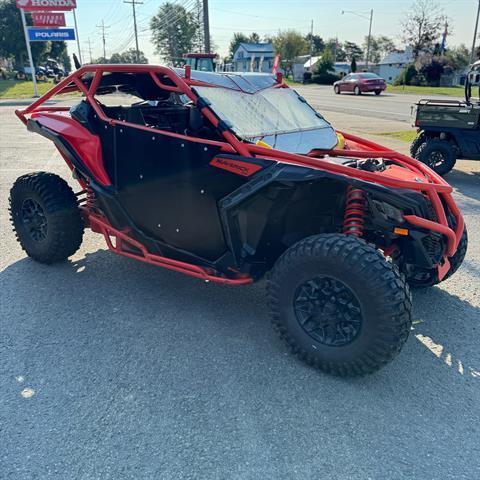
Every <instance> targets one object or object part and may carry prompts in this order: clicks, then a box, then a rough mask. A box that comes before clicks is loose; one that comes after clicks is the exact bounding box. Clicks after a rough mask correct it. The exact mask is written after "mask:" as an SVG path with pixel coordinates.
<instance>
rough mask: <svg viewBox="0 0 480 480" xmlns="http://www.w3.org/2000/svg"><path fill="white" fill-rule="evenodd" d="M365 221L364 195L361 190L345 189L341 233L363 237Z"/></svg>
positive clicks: (349, 187)
mask: <svg viewBox="0 0 480 480" xmlns="http://www.w3.org/2000/svg"><path fill="white" fill-rule="evenodd" d="M364 220H365V194H364V193H363V190H360V189H359V188H355V187H352V186H351V185H349V186H348V187H347V195H346V199H345V216H344V217H343V233H344V234H345V235H353V236H355V237H361V236H363V224H364Z"/></svg>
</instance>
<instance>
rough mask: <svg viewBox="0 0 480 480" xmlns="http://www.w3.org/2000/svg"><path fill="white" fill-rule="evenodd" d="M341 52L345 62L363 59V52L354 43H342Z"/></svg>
mask: <svg viewBox="0 0 480 480" xmlns="http://www.w3.org/2000/svg"><path fill="white" fill-rule="evenodd" d="M343 50H344V51H345V55H346V57H347V60H352V59H353V58H363V50H362V49H361V47H359V46H358V45H357V44H356V43H354V42H344V43H343Z"/></svg>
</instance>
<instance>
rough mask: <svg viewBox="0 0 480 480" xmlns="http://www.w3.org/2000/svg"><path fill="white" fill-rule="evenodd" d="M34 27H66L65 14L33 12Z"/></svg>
mask: <svg viewBox="0 0 480 480" xmlns="http://www.w3.org/2000/svg"><path fill="white" fill-rule="evenodd" d="M32 20H33V26H34V27H64V26H65V25H66V23H65V14H64V13H58V12H33V13H32Z"/></svg>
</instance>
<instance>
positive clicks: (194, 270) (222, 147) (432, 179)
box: [16, 65, 464, 284]
mask: <svg viewBox="0 0 480 480" xmlns="http://www.w3.org/2000/svg"><path fill="white" fill-rule="evenodd" d="M199 73H200V72H193V71H191V69H190V68H189V67H188V66H187V67H186V68H185V69H184V70H180V69H172V68H168V67H162V66H154V65H86V66H83V67H81V68H80V69H78V70H77V71H75V72H74V73H72V74H71V75H69V76H68V77H66V78H65V79H64V80H62V81H61V82H60V83H58V84H57V85H56V86H55V87H54V88H52V89H51V90H50V91H49V92H47V93H46V94H45V95H43V96H42V97H40V98H39V99H38V100H36V101H35V102H33V103H32V104H31V105H30V106H28V107H27V108H25V109H21V110H17V111H16V114H17V116H18V117H19V118H20V120H21V121H22V122H23V123H24V124H26V125H27V126H28V128H29V129H30V130H35V129H36V126H35V117H36V116H38V115H41V114H42V113H45V112H46V113H55V112H57V113H61V112H67V111H69V110H70V107H62V106H55V105H54V106H46V105H45V103H46V102H47V101H48V100H50V99H51V98H52V97H53V96H55V95H57V94H63V93H69V92H80V93H81V94H82V95H83V97H84V101H85V102H87V103H88V104H89V105H90V107H91V108H92V109H93V111H94V113H95V115H96V116H97V117H98V118H99V119H100V120H101V121H103V122H105V123H106V124H107V125H109V126H111V127H119V128H122V127H131V128H135V129H139V130H143V131H148V132H149V133H151V134H152V135H155V134H159V135H164V136H167V137H174V138H176V139H185V140H188V141H189V142H196V143H200V144H203V145H205V146H213V147H215V148H217V149H219V151H220V152H221V154H222V155H229V154H230V155H231V154H234V155H240V156H242V157H249V158H255V159H258V160H268V161H273V162H277V163H281V164H289V165H296V166H300V167H306V168H309V169H313V170H321V171H325V172H328V173H330V174H332V175H335V176H338V177H339V178H343V179H344V180H345V181H347V183H349V184H351V185H355V184H356V183H357V184H361V183H364V182H369V183H371V184H375V185H380V186H385V187H394V188H398V189H409V190H413V191H416V192H421V193H423V194H424V195H425V196H426V197H427V198H428V199H429V201H430V202H431V205H432V208H433V210H434V214H435V218H436V221H433V220H427V219H425V218H422V217H420V216H417V215H405V216H404V220H405V221H406V222H408V223H409V224H411V225H413V226H416V227H420V228H425V229H428V230H431V231H433V232H436V233H438V234H441V235H444V236H445V237H446V256H447V257H448V256H452V255H453V254H454V253H455V251H456V248H457V246H458V243H459V241H460V239H461V236H462V233H463V230H464V221H463V218H462V215H461V214H460V211H459V209H458V208H457V206H456V204H455V202H454V201H453V198H452V195H451V194H452V188H451V187H450V186H449V185H448V184H447V183H446V182H445V181H444V180H443V179H442V178H441V177H440V176H439V175H437V174H436V173H434V172H433V171H432V170H430V169H429V168H428V167H426V166H424V165H423V164H421V163H419V162H417V161H415V160H413V159H412V158H410V157H408V156H406V155H402V154H400V153H398V152H395V151H393V150H389V149H385V148H384V147H382V146H380V145H378V144H376V143H374V142H371V141H367V140H364V139H362V138H359V137H357V136H355V135H351V134H348V133H345V132H341V133H342V135H343V136H344V138H345V140H346V147H345V149H332V150H313V151H311V152H309V153H308V154H306V155H301V154H295V153H288V152H285V151H281V150H277V149H274V148H267V147H264V146H261V145H258V144H254V143H250V142H247V141H242V139H240V138H239V137H238V136H237V135H236V134H235V133H234V131H233V130H232V128H231V126H230V125H229V124H228V123H227V122H225V121H223V120H222V119H221V118H219V116H218V115H217V114H216V113H215V112H214V111H213V110H212V108H211V107H210V103H209V102H208V101H207V100H206V99H204V98H203V97H201V96H199V95H198V94H197V92H196V90H195V87H209V88H228V87H225V86H224V85H221V84H218V83H217V84H216V83H215V82H210V81H208V80H209V78H210V77H209V76H208V75H202V76H199ZM115 74H134V75H137V76H138V75H141V76H142V78H143V79H144V80H145V82H144V85H143V86H144V87H145V85H147V84H148V85H149V86H148V87H145V88H150V89H151V88H152V85H153V86H154V87H157V88H158V89H159V90H161V91H164V92H165V91H166V92H174V93H176V94H178V95H184V96H186V97H187V98H188V99H189V101H190V102H192V104H193V105H195V106H196V108H197V109H198V110H199V111H200V112H201V114H202V115H203V117H204V118H205V119H207V120H208V122H210V124H211V126H212V128H214V129H215V130H216V132H218V134H219V138H221V140H216V139H208V138H198V137H194V136H190V135H185V134H181V133H177V132H173V131H168V130H163V129H159V128H152V127H150V126H146V125H141V124H139V123H134V122H131V121H128V120H125V119H121V120H120V119H115V118H112V117H111V116H109V115H108V114H107V112H106V110H105V109H104V108H103V106H102V104H101V103H100V102H99V101H98V99H97V97H96V95H97V94H99V93H101V92H102V89H103V90H104V91H105V90H108V81H106V79H107V77H108V75H115ZM212 78H213V77H212ZM147 79H148V80H147ZM262 81H263V82H264V85H265V87H264V88H269V87H271V88H288V86H287V85H286V84H284V83H283V81H282V77H281V75H277V76H276V77H273V76H271V77H270V76H268V77H265V78H264V80H262ZM132 88H135V86H132ZM42 134H44V135H45V132H43V133H42ZM57 140H58V139H57ZM63 156H64V158H65V160H66V161H67V163H68V165H69V167H70V168H71V169H72V171H74V170H75V167H74V165H73V163H72V161H71V160H70V159H69V158H68V157H66V156H65V155H63ZM336 157H343V158H345V157H348V158H353V159H388V161H389V162H392V163H394V164H397V165H399V166H401V167H404V168H406V169H407V170H409V171H410V172H412V173H413V174H415V175H416V177H415V181H411V180H406V179H402V178H394V177H392V176H386V175H379V174H377V173H375V172H370V171H366V170H360V169H355V168H351V167H349V166H345V165H342V164H340V163H339V162H337V163H335V162H333V161H331V160H330V159H332V158H333V159H334V158H336ZM89 168H90V171H91V174H92V176H93V178H94V179H95V181H96V182H97V183H99V184H100V185H102V186H103V187H110V186H111V185H112V182H111V179H110V178H109V175H108V174H107V172H106V170H105V169H104V165H103V162H102V157H101V154H100V155H96V156H95V155H92V158H91V161H90V162H89ZM78 181H79V182H80V184H81V186H82V188H83V189H85V190H87V188H88V183H87V182H86V181H85V179H84V178H82V177H79V178H78ZM87 193H88V190H87ZM88 201H89V200H88V198H87V203H88ZM446 209H448V211H449V212H450V213H451V215H452V216H453V217H454V222H453V225H454V228H451V227H450V225H451V224H452V223H450V224H449V222H448V220H447V215H446ZM84 215H85V217H86V218H85V221H86V223H87V224H89V225H90V226H91V228H92V229H93V230H95V231H97V232H100V233H102V234H103V235H104V237H105V240H106V242H107V245H108V247H109V248H110V249H111V250H113V251H115V252H116V253H119V254H121V255H124V256H127V257H132V258H136V259H139V260H142V261H145V262H148V263H152V264H156V265H161V266H163V267H166V268H169V269H173V270H178V271H182V272H183V273H187V274H189V275H192V276H195V277H199V278H203V279H205V280H212V281H217V282H222V283H229V284H245V283H249V282H251V281H252V277H250V276H249V275H246V274H244V273H240V272H232V275H234V278H227V277H224V276H220V275H217V274H216V272H215V271H213V270H212V269H210V268H206V267H202V266H199V265H194V264H190V263H186V262H182V261H178V260H172V259H169V258H166V257H161V256H158V255H154V254H152V253H151V252H149V251H148V250H147V248H146V247H145V246H144V245H143V244H142V243H141V242H138V241H137V240H135V239H134V238H132V237H131V236H130V235H129V234H128V232H126V231H120V230H118V229H116V228H114V227H113V226H111V225H110V224H109V223H108V222H107V221H106V220H105V218H103V217H102V216H101V215H99V214H97V213H96V212H95V209H92V208H88V205H87V208H86V209H85V210H84ZM114 240H115V241H114ZM445 260H446V258H445ZM446 263H447V264H448V261H446Z"/></svg>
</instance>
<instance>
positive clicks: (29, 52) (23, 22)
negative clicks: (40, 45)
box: [20, 8, 38, 97]
mask: <svg viewBox="0 0 480 480" xmlns="http://www.w3.org/2000/svg"><path fill="white" fill-rule="evenodd" d="M20 15H21V16H22V24H23V33H24V34H25V42H26V44H27V52H28V60H29V61H30V70H31V74H32V80H33V92H34V97H38V87H37V78H36V77H35V66H34V65H33V57H32V50H31V48H30V39H29V38H28V32H27V22H26V20H25V12H24V11H23V8H21V9H20Z"/></svg>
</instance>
